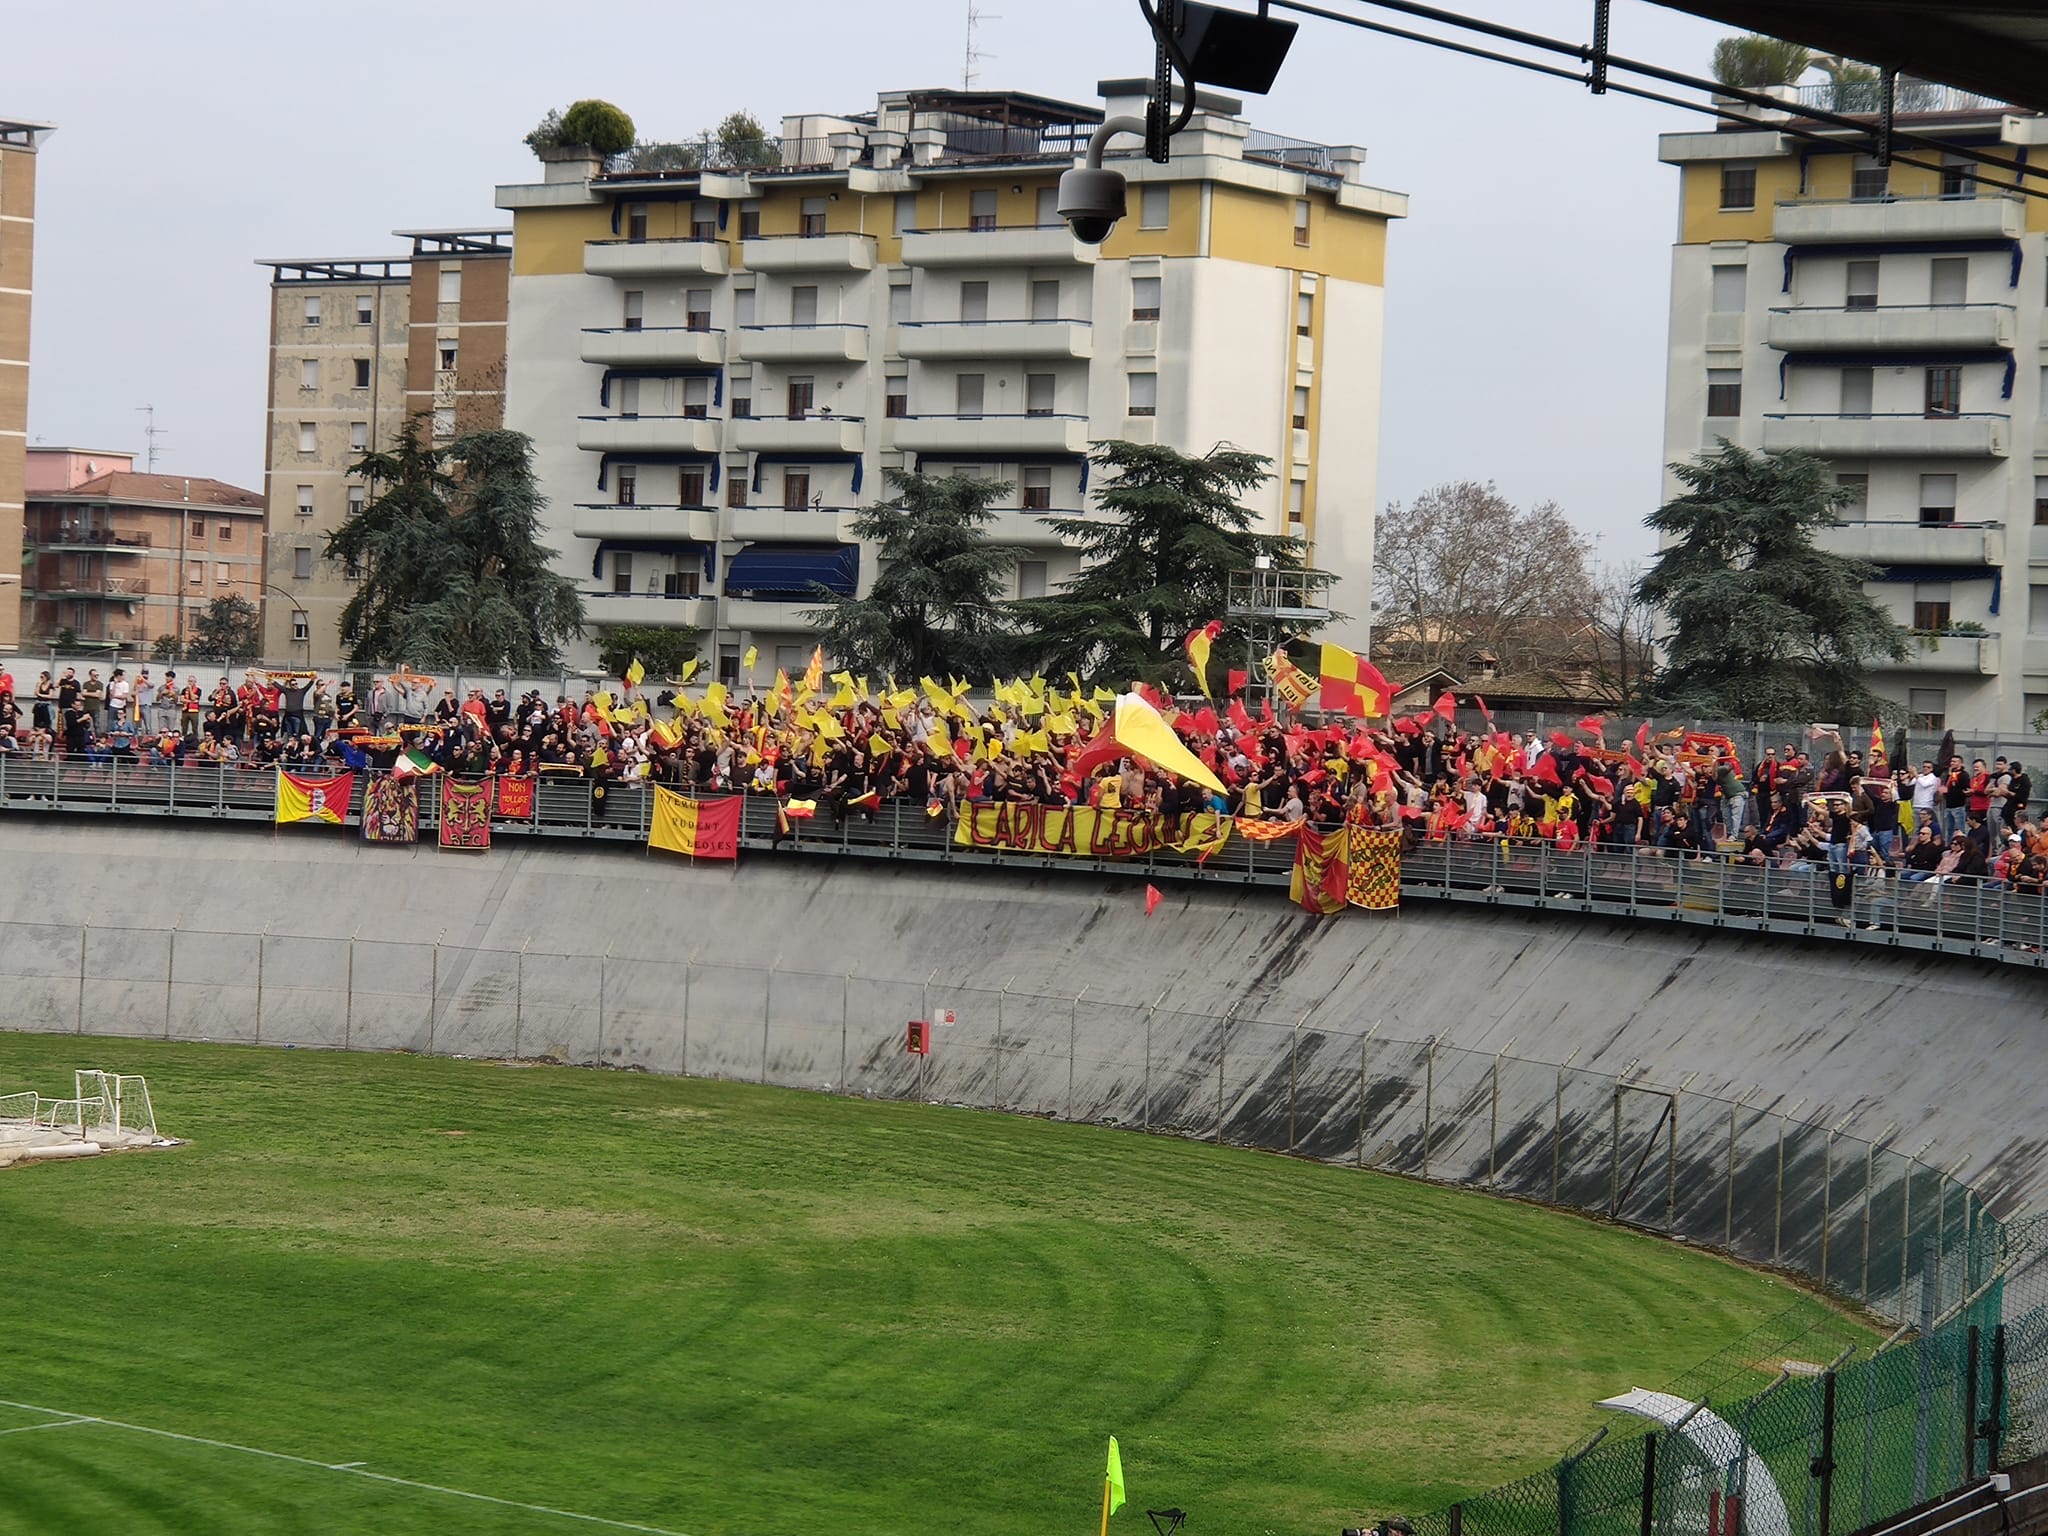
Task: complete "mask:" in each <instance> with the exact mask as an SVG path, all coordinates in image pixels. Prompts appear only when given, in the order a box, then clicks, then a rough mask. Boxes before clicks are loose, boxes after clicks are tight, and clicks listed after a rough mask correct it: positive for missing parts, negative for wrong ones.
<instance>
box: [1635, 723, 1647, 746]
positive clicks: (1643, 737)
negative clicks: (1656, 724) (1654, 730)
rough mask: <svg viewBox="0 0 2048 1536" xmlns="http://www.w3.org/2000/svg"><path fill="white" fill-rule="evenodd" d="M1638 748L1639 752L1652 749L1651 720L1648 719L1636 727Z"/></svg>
mask: <svg viewBox="0 0 2048 1536" xmlns="http://www.w3.org/2000/svg"><path fill="white" fill-rule="evenodd" d="M1636 750H1637V751H1638V752H1647V751H1649V750H1650V722H1649V721H1647V720H1645V721H1644V722H1643V723H1642V724H1641V725H1639V726H1637V727H1636Z"/></svg>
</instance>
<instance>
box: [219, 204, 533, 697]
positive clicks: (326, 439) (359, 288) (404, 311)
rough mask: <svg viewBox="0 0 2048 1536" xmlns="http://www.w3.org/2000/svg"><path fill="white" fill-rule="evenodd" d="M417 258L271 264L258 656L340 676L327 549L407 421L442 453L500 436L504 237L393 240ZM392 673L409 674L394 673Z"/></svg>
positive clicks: (346, 583)
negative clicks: (362, 472)
mask: <svg viewBox="0 0 2048 1536" xmlns="http://www.w3.org/2000/svg"><path fill="white" fill-rule="evenodd" d="M395 233H396V234H397V235H398V236H399V237H400V238H403V239H408V240H410V241H411V242H412V250H411V253H410V254H409V255H407V256H390V257H386V256H376V257H350V258H317V259H292V260H284V259H272V260H265V261H262V262H259V263H258V265H260V266H264V267H267V268H269V269H270V274H271V279H270V358H269V383H270V396H269V411H268V420H267V425H266V432H265V439H264V471H263V488H264V499H265V503H266V509H267V510H266V521H267V524H268V534H269V538H268V558H267V564H266V567H265V570H264V573H263V587H262V592H263V604H262V606H263V652H264V655H265V656H267V657H271V658H275V659H279V660H283V659H290V660H294V661H299V662H303V663H305V664H308V665H313V666H333V665H335V664H337V663H338V662H340V661H341V660H343V659H344V657H345V655H346V647H344V646H343V644H342V642H341V635H340V629H339V623H340V617H341V610H342V608H343V607H344V606H345V605H346V604H347V602H348V600H349V597H350V595H351V593H352V592H353V590H354V584H353V583H352V582H350V580H349V579H348V576H347V574H346V573H345V572H344V571H342V570H341V569H340V567H338V566H337V565H335V564H333V563H332V562H330V561H328V560H326V559H325V558H324V556H323V554H322V551H323V550H324V549H325V548H326V535H327V534H328V533H329V532H331V531H332V530H333V529H335V528H337V527H339V526H340V524H341V522H342V520H343V519H344V518H346V517H347V516H348V515H349V513H350V512H352V511H354V510H355V509H357V508H359V507H360V506H361V505H362V504H363V502H364V500H365V499H366V498H367V497H368V496H370V495H372V494H374V492H373V490H372V489H371V487H369V486H368V485H367V484H365V482H364V481H363V479H362V478H361V477H360V476H357V475H354V474H352V473H350V466H351V465H353V464H355V463H356V462H357V461H358V460H359V459H361V457H362V456H363V454H364V453H365V452H368V451H373V450H380V449H384V448H388V447H389V446H390V445H391V443H392V441H393V440H394V438H395V437H396V435H397V433H398V430H399V428H400V427H401V426H402V425H403V424H404V422H405V421H406V419H407V418H408V417H414V416H417V417H419V418H421V420H422V423H423V425H424V426H425V428H426V432H427V436H428V438H429V440H430V441H432V442H434V443H438V444H442V445H444V446H445V445H446V444H448V443H450V442H453V441H454V440H455V439H456V438H457V437H459V436H461V435H462V434H464V433H467V432H473V431H483V430H487V429H490V428H494V427H498V426H500V425H502V424H503V422H504V399H505V297H506V289H507V282H508V278H509V275H510V270H511V255H512V251H511V244H510V234H511V232H510V231H509V230H503V229H490V230H398V231H395ZM385 659H386V660H398V659H401V658H385Z"/></svg>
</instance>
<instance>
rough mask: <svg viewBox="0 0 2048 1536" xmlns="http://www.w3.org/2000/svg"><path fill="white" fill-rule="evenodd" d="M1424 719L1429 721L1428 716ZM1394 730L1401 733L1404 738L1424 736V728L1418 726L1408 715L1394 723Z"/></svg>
mask: <svg viewBox="0 0 2048 1536" xmlns="http://www.w3.org/2000/svg"><path fill="white" fill-rule="evenodd" d="M1423 718H1424V719H1427V718H1428V716H1426V715H1425V716H1424V717H1423ZM1394 729H1395V730H1397V731H1399V732H1400V733H1401V734H1402V735H1403V736H1420V735H1421V734H1422V727H1421V726H1419V725H1417V724H1416V723H1415V721H1414V720H1413V719H1411V718H1410V717H1409V716H1407V715H1403V716H1402V717H1401V718H1400V719H1398V720H1396V721H1395V722H1394Z"/></svg>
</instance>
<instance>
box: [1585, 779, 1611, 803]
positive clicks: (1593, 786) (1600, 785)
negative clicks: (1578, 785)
mask: <svg viewBox="0 0 2048 1536" xmlns="http://www.w3.org/2000/svg"><path fill="white" fill-rule="evenodd" d="M1586 788H1588V789H1590V790H1592V791H1593V793H1594V794H1596V795H1599V796H1601V797H1602V798H1603V799H1604V798H1605V797H1606V796H1608V795H1611V794H1613V793H1614V781H1613V780H1612V779H1603V778H1601V777H1600V775H1599V774H1597V773H1589V774H1587V775H1586Z"/></svg>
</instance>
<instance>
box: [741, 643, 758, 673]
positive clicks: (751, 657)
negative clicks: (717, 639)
mask: <svg viewBox="0 0 2048 1536" xmlns="http://www.w3.org/2000/svg"><path fill="white" fill-rule="evenodd" d="M760 659H761V647H759V646H758V645H750V646H748V647H747V648H746V650H745V651H743V652H742V653H741V654H740V665H741V666H742V667H744V668H746V669H747V671H749V672H751V671H753V670H754V663H755V662H757V661H759V660H760Z"/></svg>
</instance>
